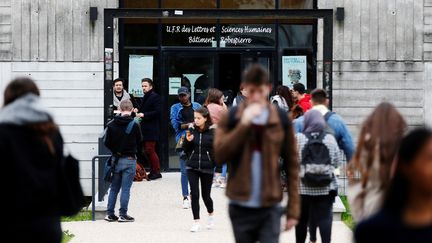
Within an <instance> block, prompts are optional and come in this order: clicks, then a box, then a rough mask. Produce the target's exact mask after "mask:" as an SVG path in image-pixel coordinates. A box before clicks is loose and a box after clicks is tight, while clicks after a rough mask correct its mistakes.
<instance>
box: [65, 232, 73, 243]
mask: <svg viewBox="0 0 432 243" xmlns="http://www.w3.org/2000/svg"><path fill="white" fill-rule="evenodd" d="M74 236H75V235H74V234H72V233H71V232H69V230H66V231H63V238H62V243H67V242H69V241H70V240H72V238H73V237H74Z"/></svg>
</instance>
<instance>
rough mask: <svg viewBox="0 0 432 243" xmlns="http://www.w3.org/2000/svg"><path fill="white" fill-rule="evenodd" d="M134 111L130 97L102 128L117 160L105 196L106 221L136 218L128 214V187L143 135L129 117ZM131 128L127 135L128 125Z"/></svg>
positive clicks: (133, 172) (130, 220)
mask: <svg viewBox="0 0 432 243" xmlns="http://www.w3.org/2000/svg"><path fill="white" fill-rule="evenodd" d="M132 110H133V106H132V102H131V101H130V100H123V101H121V102H120V112H121V113H120V114H121V115H119V116H115V117H114V119H113V120H112V121H111V122H109V123H108V125H107V128H106V130H105V136H104V144H105V146H106V147H107V148H108V149H109V150H111V152H112V154H113V155H114V157H117V158H118V159H117V158H115V159H114V160H117V163H116V165H115V172H114V176H113V178H112V182H111V187H110V193H109V196H108V209H107V215H106V217H105V220H106V221H108V222H113V221H117V220H118V221H119V222H133V221H134V220H135V219H134V218H133V217H131V216H129V215H128V214H127V210H128V204H129V197H130V189H131V187H132V183H133V179H134V177H135V170H136V154H137V153H140V152H141V142H142V135H141V129H140V126H139V124H138V123H136V122H135V121H134V119H133V118H132V117H131V113H132ZM128 127H129V128H131V130H130V133H129V134H127V132H126V130H127V128H128ZM120 188H121V191H122V192H121V195H120V216H119V217H117V216H116V215H115V214H114V208H115V204H116V201H117V195H118V193H119V191H120Z"/></svg>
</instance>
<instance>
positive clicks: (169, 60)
mask: <svg viewBox="0 0 432 243" xmlns="http://www.w3.org/2000/svg"><path fill="white" fill-rule="evenodd" d="M164 58H165V64H166V76H165V77H166V83H167V84H168V103H167V104H168V107H169V108H170V107H171V106H172V105H173V104H175V103H178V102H179V100H178V96H177V90H178V88H180V87H181V86H185V87H188V88H189V91H190V92H191V100H192V101H194V102H198V103H200V104H203V103H204V101H205V98H206V96H207V91H208V89H209V88H211V87H214V85H215V55H214V54H213V53H202V52H198V53H197V52H194V53H187V52H165V55H164ZM165 124H166V125H167V126H168V136H167V137H168V141H167V144H168V167H169V169H178V168H180V165H179V157H178V155H177V153H176V151H175V146H176V142H175V132H174V129H173V128H172V126H171V123H170V121H167V122H166V123H165Z"/></svg>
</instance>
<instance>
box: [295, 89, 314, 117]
mask: <svg viewBox="0 0 432 243" xmlns="http://www.w3.org/2000/svg"><path fill="white" fill-rule="evenodd" d="M292 94H293V97H294V99H295V100H296V102H297V104H298V105H299V106H301V108H302V109H303V112H304V113H306V112H307V111H308V110H310V109H311V108H312V106H311V103H310V99H311V96H310V94H307V93H306V87H305V86H304V85H303V84H302V83H296V84H294V86H293V92H292Z"/></svg>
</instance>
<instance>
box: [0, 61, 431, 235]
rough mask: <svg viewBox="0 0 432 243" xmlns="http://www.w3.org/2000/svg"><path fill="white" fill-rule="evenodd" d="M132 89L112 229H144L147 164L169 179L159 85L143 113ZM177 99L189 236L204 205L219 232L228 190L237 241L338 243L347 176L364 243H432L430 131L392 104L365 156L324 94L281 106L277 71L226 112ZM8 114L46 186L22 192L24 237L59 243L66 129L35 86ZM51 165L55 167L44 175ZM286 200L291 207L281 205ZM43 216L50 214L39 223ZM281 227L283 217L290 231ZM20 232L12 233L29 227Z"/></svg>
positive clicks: (120, 121) (1, 135)
mask: <svg viewBox="0 0 432 243" xmlns="http://www.w3.org/2000/svg"><path fill="white" fill-rule="evenodd" d="M123 85H124V80H123V79H116V80H114V83H113V105H114V106H115V109H116V111H115V114H116V115H115V116H114V117H113V119H112V121H110V122H109V123H108V124H107V127H106V130H105V132H104V144H105V145H106V147H107V148H108V149H109V150H110V151H111V152H112V158H111V159H109V163H110V164H109V166H108V165H107V168H109V170H107V171H108V172H109V173H110V174H109V176H107V178H108V177H109V181H110V182H111V185H110V191H109V195H108V209H107V214H106V217H105V220H106V221H109V222H114V221H118V222H133V221H134V218H133V217H132V216H130V215H128V203H129V199H130V189H131V186H132V184H133V180H134V178H135V176H136V173H137V163H142V162H143V161H144V160H147V161H148V162H149V165H150V173H149V174H148V175H147V174H146V177H147V178H148V180H158V179H161V178H162V175H161V169H160V161H159V157H158V154H157V152H156V148H157V143H158V141H159V137H160V123H161V113H162V105H161V104H162V103H161V102H162V100H161V97H160V95H159V94H157V93H156V92H155V91H154V83H153V81H152V80H151V79H149V78H144V79H143V80H142V88H143V91H144V97H143V98H142V99H141V102H138V103H137V102H135V99H134V98H133V97H131V96H130V95H129V94H128V93H127V92H126V91H125V90H124V88H123ZM177 94H178V103H175V104H174V105H172V107H171V108H170V112H169V115H170V123H171V126H172V128H173V130H174V131H175V142H176V147H175V149H176V152H177V154H178V159H179V164H180V171H181V173H180V174H181V176H180V183H179V184H180V188H181V190H179V191H181V196H182V197H181V199H182V200H181V206H182V207H183V208H184V209H190V208H191V211H192V217H191V218H192V219H193V221H192V220H191V221H192V222H191V224H192V225H191V228H190V231H191V232H198V231H200V230H202V228H203V227H202V225H201V221H200V219H201V217H200V195H201V198H202V200H203V202H204V205H205V207H206V211H207V214H208V216H207V221H206V224H205V227H206V228H207V229H212V228H213V227H214V225H215V217H216V215H215V212H214V202H213V200H212V197H211V195H212V189H213V188H216V187H220V188H226V195H227V197H228V199H229V217H230V219H231V223H232V228H233V233H234V238H235V241H236V242H238V243H249V242H250V243H253V242H262V243H273V242H279V235H280V231H281V229H283V230H290V229H293V228H295V236H296V242H297V243H305V242H306V239H307V238H308V237H307V236H308V235H309V241H310V242H312V243H315V242H317V231H318V230H319V233H320V236H321V237H320V238H321V241H322V242H323V243H329V242H331V235H332V221H333V203H334V201H335V198H336V197H337V196H338V193H339V180H338V176H339V175H340V174H341V173H343V174H346V175H347V176H348V178H349V182H350V183H349V188H348V198H349V203H350V206H351V210H352V214H353V216H354V218H355V220H356V222H357V225H356V227H355V232H354V238H355V241H356V243H374V242H395V243H399V242H413V243H417V242H430V241H432V186H431V185H432V131H431V130H430V129H428V128H416V129H413V130H411V131H410V130H409V129H408V127H407V123H406V122H405V119H404V118H403V116H402V115H401V114H400V113H399V112H398V111H397V109H396V108H395V107H394V106H393V105H391V104H390V103H381V104H380V105H378V106H377V107H376V108H375V110H374V111H373V112H372V113H371V114H370V115H369V116H368V117H367V118H366V120H365V121H364V122H363V124H362V126H361V130H360V134H359V136H358V143H357V147H355V145H354V142H353V138H352V135H351V133H350V131H349V129H348V127H347V125H346V123H345V122H344V120H343V119H342V117H341V116H340V115H339V114H337V113H335V112H334V111H331V110H329V107H328V103H329V97H328V95H327V92H326V91H325V90H323V89H314V90H312V91H311V92H310V93H309V92H307V90H306V87H305V86H304V85H303V84H301V83H298V84H294V86H293V87H292V88H291V89H290V88H289V87H286V86H278V87H276V88H275V89H274V92H273V95H272V85H271V82H270V80H269V74H268V71H267V70H266V69H265V68H263V67H262V66H260V65H259V64H252V65H250V66H249V67H248V68H247V69H246V70H245V71H244V72H243V74H242V82H241V87H240V92H239V93H238V94H237V96H236V97H235V98H234V99H233V104H225V102H224V100H226V99H225V97H224V94H223V92H222V91H220V90H218V89H215V88H210V89H208V90H207V91H206V98H205V101H204V102H203V104H202V105H201V104H199V103H196V102H192V101H191V92H190V90H189V88H187V87H181V88H179V89H178V92H177ZM4 104H5V107H4V108H3V109H2V110H0V151H2V152H3V154H6V155H7V156H8V157H7V159H8V160H9V161H11V162H14V163H15V164H16V165H15V170H16V172H17V173H20V174H22V173H28V174H32V176H31V177H30V176H29V178H34V179H35V180H38V179H37V178H36V177H38V176H39V177H40V178H39V179H40V181H42V182H43V183H42V184H40V185H39V186H38V184H37V183H36V184H35V183H34V181H28V182H27V181H25V182H20V183H18V184H17V185H22V188H19V189H20V190H21V189H22V190H30V189H32V188H33V187H27V185H26V183H28V184H32V183H33V185H34V187H35V188H33V189H34V190H35V191H37V192H38V197H36V198H35V199H34V202H33V205H30V207H29V206H28V205H21V204H19V202H21V200H20V198H18V196H17V198H15V200H16V202H17V204H16V207H18V209H17V211H18V212H20V213H23V214H26V219H27V221H26V226H25V227H27V228H29V229H30V228H31V230H29V231H30V232H33V233H34V236H33V238H34V237H36V238H37V239H40V240H42V241H44V242H60V241H59V237H60V235H61V231H60V223H59V220H60V216H61V215H62V213H61V212H60V210H57V206H56V204H55V200H50V198H55V197H56V195H57V194H56V192H58V190H59V188H55V185H56V184H55V183H53V181H50V180H51V179H52V178H55V176H53V177H50V175H55V174H56V173H58V171H57V170H56V169H55V167H56V163H60V161H62V160H63V159H62V158H63V154H62V147H63V142H62V140H61V136H60V134H59V132H58V129H57V126H56V124H55V123H54V121H53V119H52V116H51V115H50V113H49V112H48V111H47V110H46V109H45V108H43V106H42V105H41V104H40V98H39V92H38V89H37V86H36V85H35V84H34V82H33V81H32V80H31V79H24V80H23V79H17V80H14V81H12V82H11V83H10V84H9V85H8V87H6V91H5V102H4ZM12 111H13V113H12V114H13V116H12V118H11V112H12ZM12 137H14V139H12ZM15 138H22V139H23V141H21V140H19V139H18V140H16V139H15ZM10 141H16V142H14V143H10ZM31 143H33V144H34V146H33V145H30V144H31ZM23 144H24V145H23ZM14 146H21V147H25V148H28V149H30V151H29V153H28V155H29V156H24V157H23V156H22V153H21V150H17V149H14ZM6 151H8V152H6ZM11 151H12V153H11ZM15 153H16V154H15ZM34 158H37V159H38V160H35V159H34ZM42 160H44V161H48V162H49V163H48V164H46V165H44V166H42V167H41V166H40V161H42ZM23 168H26V169H25V170H24V169H23ZM33 170H36V171H39V172H40V173H39V174H38V173H34V171H33ZM107 175H108V174H107ZM36 187H37V188H36ZM29 188H30V189H29ZM284 191H286V192H287V193H286V194H287V195H286V198H287V200H286V202H287V205H286V206H285V205H282V202H283V198H284V195H283V193H284ZM29 193H34V192H29ZM119 193H120V208H119V214H118V216H117V215H116V214H115V204H116V201H117V196H118V194H119ZM179 199H180V198H179ZM179 201H180V200H179ZM33 207H41V208H44V209H45V212H48V213H46V214H44V215H41V214H37V213H35V212H36V210H32V208H33ZM38 210H40V208H39V209H38ZM29 216H30V218H29ZM281 217H285V219H284V224H283V225H281ZM19 223H22V222H19ZM19 223H18V222H16V224H14V225H13V227H20V224H19ZM23 237H24V236H23Z"/></svg>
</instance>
